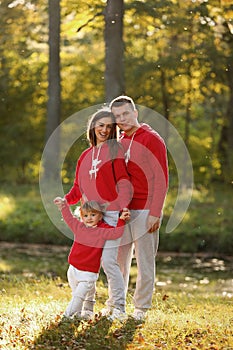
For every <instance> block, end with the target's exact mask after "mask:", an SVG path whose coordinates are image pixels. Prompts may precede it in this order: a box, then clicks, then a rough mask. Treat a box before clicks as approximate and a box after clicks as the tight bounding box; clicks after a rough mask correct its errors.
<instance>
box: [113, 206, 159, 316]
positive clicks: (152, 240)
mask: <svg viewBox="0 0 233 350" xmlns="http://www.w3.org/2000/svg"><path fill="white" fill-rule="evenodd" d="M130 212H131V219H130V221H129V222H128V223H127V225H126V226H125V231H124V234H123V237H122V239H121V244H120V247H119V251H118V262H119V265H120V269H121V271H122V274H123V278H124V284H125V294H126V293H127V290H128V283H129V275H130V267H131V261H132V257H133V252H134V251H135V257H136V262H137V280H136V289H135V292H134V297H133V302H134V306H135V308H138V309H143V310H144V311H146V310H147V309H148V308H150V307H151V301H152V295H153V290H154V283H155V257H156V254H157V249H158V244H159V231H155V232H154V233H148V232H147V220H148V215H149V210H131V211H130Z"/></svg>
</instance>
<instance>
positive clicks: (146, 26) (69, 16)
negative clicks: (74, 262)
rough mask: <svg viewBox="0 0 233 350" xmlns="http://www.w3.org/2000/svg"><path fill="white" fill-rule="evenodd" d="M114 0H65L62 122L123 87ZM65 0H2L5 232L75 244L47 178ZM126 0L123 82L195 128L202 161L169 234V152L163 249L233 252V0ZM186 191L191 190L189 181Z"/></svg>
mask: <svg viewBox="0 0 233 350" xmlns="http://www.w3.org/2000/svg"><path fill="white" fill-rule="evenodd" d="M113 1H114V0H113ZM113 1H107V2H106V1H97V0H90V1H89V2H88V3H86V2H84V1H79V2H78V3H77V1H73V0H72V1H71V0H69V1H68V0H67V1H66V0H62V1H60V14H57V15H60V18H59V22H60V29H59V35H60V36H59V44H60V47H59V51H60V62H59V75H60V81H59V85H60V99H59V103H60V104H59V113H57V114H56V121H55V124H57V125H59V123H61V122H63V121H64V120H66V119H67V118H68V117H70V116H72V115H73V114H75V113H77V112H78V111H81V110H83V109H86V108H88V107H90V106H94V105H99V104H103V103H104V102H106V101H107V100H108V98H109V97H111V93H112V94H113V95H114V93H115V92H114V91H110V90H111V89H110V90H109V86H112V89H113V87H114V84H113V80H112V79H114V77H112V76H111V74H110V73H109V70H108V69H109V65H108V63H109V62H108V61H107V59H106V58H107V56H106V52H107V45H106V41H107V31H106V23H107V22H106V20H107V14H108V11H107V10H106V9H107V5H109V4H111V3H113ZM56 3H58V2H57V1H56V0H54V1H53V0H50V1H49V2H48V1H44V0H37V1H33V0H31V1H27V0H14V1H6V0H2V1H0V25H1V26H0V28H1V29H0V31H1V39H0V41H1V46H0V60H1V71H0V98H1V104H0V115H1V119H0V126H1V127H0V172H1V178H0V183H1V190H0V209H1V211H0V219H1V221H0V232H1V237H0V239H1V240H2V241H3V240H5V241H16V242H36V243H53V244H54V243H56V244H57V243H59V244H65V243H69V244H70V242H68V240H67V238H66V237H64V236H63V235H62V234H61V233H60V232H59V231H58V230H57V229H56V228H55V227H54V225H53V224H52V223H51V222H50V220H49V218H48V216H47V214H46V212H45V210H44V208H43V205H42V202H41V198H40V191H39V186H38V177H39V169H40V163H41V156H42V153H43V150H44V147H45V144H46V141H47V139H48V137H49V135H50V134H51V132H52V130H51V129H50V130H49V131H48V128H49V127H50V128H51V114H50V112H51V110H50V109H49V108H50V107H49V106H51V104H50V103H51V95H50V96H49V86H50V85H49V84H51V82H52V81H53V77H51V76H49V65H50V64H51V61H50V59H51V57H50V55H49V18H50V17H49V15H51V11H52V10H54V9H55V7H54V4H56ZM114 3H115V6H116V4H120V3H121V4H123V5H124V12H123V14H122V20H123V26H122V27H120V28H119V31H120V32H119V33H120V34H122V42H123V50H122V51H123V55H122V52H119V57H120V58H121V62H120V65H119V66H118V70H117V74H116V75H117V76H118V77H120V78H121V79H120V82H119V86H118V89H119V91H118V92H119V93H121V92H124V93H126V94H127V95H130V96H131V97H133V99H134V100H135V102H136V103H137V104H138V105H143V106H146V107H148V108H150V109H152V110H154V111H156V112H157V113H159V114H161V115H162V116H164V117H165V118H166V119H167V120H168V121H169V122H170V123H171V124H172V125H173V126H174V127H175V128H176V130H177V131H178V132H179V134H180V135H181V137H182V138H183V140H184V142H185V145H186V147H187V149H188V151H189V154H190V157H191V160H192V167H193V172H194V189H193V195H192V201H191V204H190V207H189V209H188V211H187V213H186V215H185V216H184V218H183V220H182V223H181V224H180V225H179V226H178V227H177V228H176V229H175V230H174V231H173V232H172V233H171V234H166V233H164V235H163V230H164V228H163V227H165V226H166V222H167V220H168V219H169V216H170V215H171V213H172V210H173V207H174V203H175V201H176V196H177V187H178V181H179V179H178V177H177V169H176V166H175V164H174V162H173V159H172V157H170V155H169V165H170V169H169V170H170V189H169V193H168V196H167V200H166V205H165V210H164V225H163V226H162V228H161V232H162V235H161V244H160V249H161V250H173V251H179V252H180V251H182V252H186V251H189V252H190V251H191V252H197V251H205V252H206V251H211V252H213V251H214V252H216V253H221V254H222V253H224V254H231V253H232V251H233V241H232V223H233V222H232V221H233V220H232V218H233V212H232V211H233V205H232V204H233V200H232V198H233V196H232V175H233V138H232V135H233V108H232V107H233V22H232V18H233V4H232V1H216V0H212V1H206V0H204V1H202V0H196V1H195V0H192V1H178V0H170V1H159V0H158V1H150V0H148V1H131V0H128V1H126V0H125V1H124V2H123V1H118V0H117V1H115V2H114ZM48 5H50V7H49V6H48ZM115 9H117V8H115ZM53 12H54V14H55V13H56V11H53ZM114 21H115V19H114V20H112V23H113V24H114ZM53 29H54V28H53ZM121 30H122V33H121ZM109 33H110V32H109ZM55 34H56V33H55ZM113 45H114V43H113ZM116 45H117V42H115V46H116ZM113 49H114V48H113ZM115 49H116V50H117V49H119V48H117V47H115ZM121 55H122V56H121ZM110 63H111V62H110ZM55 78H56V77H55ZM50 89H51V86H50ZM50 93H51V91H50ZM112 97H114V96H112ZM49 122H50V123H49ZM81 124H82V123H81V122H80V125H81ZM52 129H55V127H54V126H52ZM77 133H80V130H77ZM81 133H82V136H81V137H79V139H78V140H77V142H75V144H74V145H73V146H72V147H71V149H70V151H69V152H68V154H67V156H66V159H65V162H64V165H63V170H62V181H63V185H64V189H65V191H66V190H67V189H68V188H69V187H70V186H71V184H72V182H73V177H74V171H75V165H76V160H77V158H78V156H79V155H80V153H81V151H82V150H83V149H84V148H86V147H87V142H86V140H85V132H84V130H82V132H81ZM183 191H184V192H183V195H184V196H185V193H186V191H188V188H184V189H183Z"/></svg>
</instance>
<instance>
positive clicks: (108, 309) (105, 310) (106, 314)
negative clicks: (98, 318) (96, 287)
mask: <svg viewBox="0 0 233 350" xmlns="http://www.w3.org/2000/svg"><path fill="white" fill-rule="evenodd" d="M111 312H112V310H111V309H110V308H109V307H106V308H104V309H102V310H101V311H100V313H101V315H102V316H106V317H107V316H109V315H110V314H111Z"/></svg>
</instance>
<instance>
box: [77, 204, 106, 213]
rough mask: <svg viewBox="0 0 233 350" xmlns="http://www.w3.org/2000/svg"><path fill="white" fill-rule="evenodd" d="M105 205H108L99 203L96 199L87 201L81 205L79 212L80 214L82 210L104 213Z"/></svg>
mask: <svg viewBox="0 0 233 350" xmlns="http://www.w3.org/2000/svg"><path fill="white" fill-rule="evenodd" d="M107 205H108V204H107V203H106V204H105V203H104V204H100V203H98V202H96V201H87V202H84V203H83V204H82V205H81V207H80V214H81V215H82V213H83V212H84V211H93V212H96V213H101V214H104V212H105V211H106V208H107Z"/></svg>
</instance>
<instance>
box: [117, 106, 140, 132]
mask: <svg viewBox="0 0 233 350" xmlns="http://www.w3.org/2000/svg"><path fill="white" fill-rule="evenodd" d="M112 113H113V114H114V116H115V119H116V123H117V125H118V126H119V128H120V129H121V130H123V131H125V133H126V134H127V133H129V134H130V133H131V132H132V131H133V130H134V129H135V126H136V125H137V116H138V112H137V110H132V108H131V105H130V104H129V103H126V104H124V105H123V106H119V107H112Z"/></svg>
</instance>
